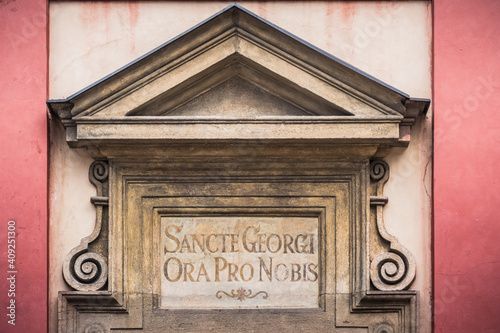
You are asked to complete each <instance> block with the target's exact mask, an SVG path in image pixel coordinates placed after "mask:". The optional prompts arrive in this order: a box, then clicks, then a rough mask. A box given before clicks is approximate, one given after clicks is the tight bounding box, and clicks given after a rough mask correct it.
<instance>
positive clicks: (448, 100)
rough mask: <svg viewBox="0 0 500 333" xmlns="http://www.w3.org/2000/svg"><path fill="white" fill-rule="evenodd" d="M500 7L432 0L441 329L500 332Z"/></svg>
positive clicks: (492, 1)
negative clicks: (433, 0) (499, 308)
mask: <svg viewBox="0 0 500 333" xmlns="http://www.w3.org/2000/svg"><path fill="white" fill-rule="evenodd" d="M499 17H500V2H499V1H498V0H481V1H470V0H436V1H435V2H434V29H435V30H434V110H435V139H434V154H435V155H434V156H435V157H434V163H435V164H434V177H435V178H434V179H435V183H434V251H435V252H434V258H435V259H434V260H435V263H434V265H435V272H434V284H435V303H434V314H435V321H434V325H435V332H436V333H441V332H453V333H460V332H464V333H470V332H481V333H488V332H491V333H493V332H499V331H500V316H499V315H498V313H499V310H498V307H499V304H500V288H499V285H498V283H499V282H500V167H499V163H500V111H499V110H500V98H499V97H500V34H499V33H498V31H500V19H499Z"/></svg>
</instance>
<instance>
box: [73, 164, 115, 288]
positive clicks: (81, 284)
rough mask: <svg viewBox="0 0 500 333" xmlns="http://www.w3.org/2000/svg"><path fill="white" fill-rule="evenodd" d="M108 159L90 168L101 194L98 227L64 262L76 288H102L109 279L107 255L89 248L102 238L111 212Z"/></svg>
mask: <svg viewBox="0 0 500 333" xmlns="http://www.w3.org/2000/svg"><path fill="white" fill-rule="evenodd" d="M108 170H109V168H108V163H107V162H106V161H95V162H94V163H92V164H91V166H90V169H89V180H90V182H91V183H92V184H93V185H94V186H95V187H96V192H97V197H93V198H92V200H91V201H92V202H93V203H94V204H95V206H96V222H95V227H94V231H93V232H92V234H90V235H89V236H88V237H85V238H83V239H82V241H81V243H80V245H79V246H77V247H75V248H74V249H73V250H71V251H70V252H69V253H68V255H67V256H66V259H65V261H64V265H63V276H64V280H65V281H66V282H67V283H68V284H69V285H70V286H71V287H73V288H74V289H76V290H80V291H95V290H99V289H101V288H102V287H104V285H105V284H106V282H107V280H108V265H107V258H105V257H104V256H102V255H101V254H100V253H97V252H93V251H91V250H89V245H90V244H92V243H93V242H94V241H96V239H98V237H99V234H100V232H101V227H102V223H103V218H104V217H105V215H106V214H107V207H106V208H105V207H104V206H106V205H107V203H108V198H107V197H106V196H104V195H107V193H106V192H107V191H106V190H107V188H106V186H107V183H105V182H106V181H107V180H108V175H109V171H108Z"/></svg>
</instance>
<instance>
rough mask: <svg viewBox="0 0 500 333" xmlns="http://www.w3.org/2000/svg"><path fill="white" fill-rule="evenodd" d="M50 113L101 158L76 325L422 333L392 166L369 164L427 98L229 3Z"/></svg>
mask: <svg viewBox="0 0 500 333" xmlns="http://www.w3.org/2000/svg"><path fill="white" fill-rule="evenodd" d="M48 105H49V108H50V110H51V112H52V113H53V114H54V115H56V116H57V119H59V120H60V121H61V123H62V124H63V125H64V126H65V129H66V140H67V142H68V144H69V145H70V146H71V147H79V148H86V149H87V151H88V152H89V154H90V155H91V156H92V157H93V158H95V159H96V160H97V161H96V162H94V163H93V164H92V166H91V168H90V181H91V182H92V183H93V184H94V185H95V186H96V188H97V195H96V197H93V198H92V203H93V204H94V205H96V208H97V218H96V225H95V229H94V231H93V233H92V234H91V235H90V236H88V237H86V238H84V239H83V240H82V242H81V244H80V245H79V246H78V247H76V248H75V249H73V250H72V251H71V252H70V253H69V254H68V257H67V259H66V261H65V263H64V268H63V271H64V277H65V279H66V281H67V282H68V284H69V285H70V286H71V287H73V288H74V289H76V290H77V291H64V292H60V293H59V303H58V304H59V310H58V311H59V332H60V333H76V332H78V333H80V332H84V331H85V330H86V329H87V328H88V330H94V331H99V328H100V327H98V326H92V325H94V324H95V323H97V322H99V323H102V324H103V325H104V326H103V327H105V330H108V331H114V330H117V331H122V330H123V331H134V332H136V331H137V332H140V331H143V330H144V331H147V332H164V331H165V328H166V327H168V329H169V331H172V332H176V331H185V332H187V331H189V332H200V333H201V332H209V331H210V332H256V331H261V330H262V327H266V329H267V330H269V331H281V330H294V331H311V332H349V331H351V330H352V331H354V332H359V331H360V329H365V330H366V332H370V333H372V332H376V333H396V332H398V333H416V332H418V321H417V318H418V292H417V291H412V290H403V289H405V288H408V287H409V286H410V284H411V282H412V280H413V278H414V276H415V263H414V261H413V259H412V257H411V255H410V253H408V251H407V250H406V249H404V248H403V247H402V246H401V245H400V244H399V243H398V242H397V240H396V239H395V238H394V237H392V236H391V235H389V234H388V233H387V232H386V230H385V227H384V225H383V219H382V208H383V205H385V203H387V198H386V197H384V196H383V192H382V190H383V186H384V184H385V182H386V181H387V179H388V177H389V173H388V166H387V164H386V163H385V162H383V161H376V162H374V163H372V164H371V165H370V163H369V161H370V160H371V159H373V158H375V156H376V157H377V158H382V157H384V156H385V154H386V153H388V151H389V149H390V148H392V147H401V146H406V145H407V144H408V140H409V139H410V136H409V134H410V128H411V125H412V124H413V122H414V121H415V119H416V118H417V117H419V116H420V114H422V113H423V112H425V110H426V109H427V107H428V105H429V101H428V100H418V99H412V98H410V97H409V96H408V95H406V94H404V93H402V92H400V91H399V90H396V89H394V88H392V87H390V86H388V85H386V84H384V83H382V82H380V81H378V80H377V79H374V78H373V77H370V76H368V75H366V74H365V73H362V72H360V71H359V70H357V69H356V68H354V67H352V66H350V65H347V64H346V63H344V62H342V61H340V60H339V59H337V58H335V57H333V56H331V55H329V54H327V53H325V52H323V51H321V50H318V49H317V48H315V47H313V46H311V45H310V44H307V43H305V42H304V41H302V40H300V39H298V38H297V37H295V36H293V35H291V34H289V33H287V32H286V31H283V30H282V29H280V28H279V27H276V26H274V25H273V24H271V23H269V22H267V21H265V20H263V19H261V18H259V17H258V16H256V15H255V14H253V13H251V12H249V11H247V10H245V9H244V8H242V7H240V6H239V5H231V6H229V7H228V8H226V9H225V10H223V11H221V12H220V13H218V14H216V15H215V16H213V17H212V18H210V19H208V20H206V21H204V22H203V23H201V24H200V25H197V26H196V27H194V28H193V29H191V30H189V31H188V32H186V33H185V34H182V35H181V36H179V37H178V38H175V39H173V40H171V41H170V42H168V43H166V44H164V45H162V46H160V47H159V48H157V49H155V50H154V51H153V52H151V53H149V54H147V55H145V56H144V57H141V58H139V59H138V60H137V61H135V62H133V63H131V64H130V65H129V66H125V67H124V68H122V69H121V70H119V71H117V72H115V73H113V74H112V75H110V76H108V77H106V78H104V79H103V80H100V81H99V82H97V83H96V84H94V85H92V86H89V87H87V88H85V89H83V90H81V91H80V92H78V93H76V94H75V95H72V96H70V97H69V98H67V99H64V100H51V101H48ZM103 160H108V161H110V166H109V170H110V171H108V164H107V163H106V162H104V161H103ZM108 177H109V179H108ZM108 184H109V185H108ZM108 187H109V189H108ZM110 193H111V196H109V194H110ZM108 196H109V199H108ZM108 201H109V206H108ZM108 210H109V212H108ZM108 224H109V225H108ZM252 244H253V245H252ZM107 267H109V272H108V268H107ZM108 274H109V279H107V276H108ZM106 281H107V282H106ZM100 289H105V290H100ZM375 289H377V290H375ZM214 310H215V311H214ZM234 310H237V315H235V311H234Z"/></svg>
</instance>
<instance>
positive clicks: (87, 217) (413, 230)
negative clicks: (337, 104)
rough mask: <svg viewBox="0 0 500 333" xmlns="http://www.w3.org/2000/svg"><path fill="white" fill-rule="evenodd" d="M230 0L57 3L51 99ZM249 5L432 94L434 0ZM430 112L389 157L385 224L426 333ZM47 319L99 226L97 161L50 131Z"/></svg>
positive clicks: (382, 74) (414, 91) (402, 84)
mask: <svg viewBox="0 0 500 333" xmlns="http://www.w3.org/2000/svg"><path fill="white" fill-rule="evenodd" d="M229 4H230V2H144V3H143V2H138V3H126V2H109V3H83V2H82V3H80V2H54V3H52V4H51V7H50V19H51V25H50V31H51V39H50V50H51V55H50V93H49V94H50V98H64V97H68V96H69V95H71V94H73V93H74V92H76V91H78V90H80V89H82V88H84V87H85V86H87V85H89V84H91V83H93V82H94V81H96V80H98V79H100V78H102V77H103V76H105V75H107V74H109V73H111V72H112V71H114V70H116V69H118V68H120V67H121V66H123V65H125V64H127V63H128V62H130V61H132V60H134V59H136V58H137V57H139V56H141V55H142V54H144V53H146V52H148V51H150V50H151V49H153V48H155V47H156V46H158V45H160V44H162V43H164V42H166V41H168V40H169V39H170V38H172V37H175V36H176V35H178V34H180V33H182V32H184V31H185V30H187V29H189V28H191V27H192V26H194V25H195V24H197V23H199V22H201V21H202V20H204V19H206V18H207V17H209V16H211V15H213V14H214V13H216V12H218V11H219V10H221V9H223V8H224V7H226V6H227V5H229ZM241 4H242V5H243V6H244V7H246V8H247V9H249V10H251V11H253V12H254V13H256V14H257V15H260V16H261V17H263V18H265V19H267V20H269V21H271V22H273V23H274V24H276V25H278V26H280V27H282V28H283V29H285V30H288V31H290V32H291V33H293V34H295V35H297V36H299V37H300V38H303V39H304V40H306V41H308V42H310V43H312V44H313V45H316V46H318V47H319V48H321V49H323V50H325V51H327V52H330V53H332V54H333V55H335V56H337V57H339V58H341V59H343V60H345V61H347V62H348V63H350V64H352V65H354V66H356V67H358V68H360V69H362V70H364V71H366V72H367V73H369V74H371V75H373V76H375V77H377V78H378V79H381V80H382V81H384V82H386V83H388V84H390V85H392V86H394V87H396V88H398V89H400V90H402V91H404V92H406V93H408V94H410V95H411V96H414V97H423V98H430V96H431V69H430V68H431V67H430V66H431V34H432V32H431V11H430V4H429V2H418V1H416V2H384V3H379V2H277V3H262V2H242V3H241ZM430 132H431V120H430V112H429V113H428V115H427V117H426V118H425V119H423V120H422V121H421V122H420V123H419V124H417V126H416V127H415V128H414V130H413V132H412V140H413V142H412V143H411V144H410V147H409V148H407V149H406V150H405V149H397V150H395V151H394V152H393V153H392V154H391V155H390V156H389V157H388V159H387V160H388V161H389V163H390V164H391V167H392V179H391V181H390V182H389V183H388V185H387V186H386V194H387V195H388V196H389V197H390V203H389V205H388V206H387V208H386V224H387V228H388V229H389V231H390V232H391V233H393V234H394V235H395V236H397V237H398V238H399V239H400V241H401V243H402V244H404V245H405V246H406V247H407V248H408V249H409V250H410V251H411V252H412V253H413V254H414V255H415V257H416V261H417V278H416V280H415V282H414V284H413V286H412V288H413V289H417V290H420V291H421V300H422V301H421V316H420V319H421V324H422V332H430V327H431V326H430V317H431V313H430V287H431V270H430V267H431V254H430V247H431V242H430V239H431V238H430V214H431V212H430V200H431V198H430V194H429V192H430V181H431V175H430V168H431V165H430V156H431V133H430ZM50 159H51V165H52V167H51V184H50V207H51V211H52V212H53V213H52V214H51V217H50V240H51V248H50V272H51V276H50V281H51V283H50V323H51V331H54V329H55V325H56V318H57V314H56V297H57V291H58V290H63V289H66V288H67V286H65V284H64V281H63V280H62V276H61V267H62V261H63V259H64V256H65V255H66V254H67V253H68V252H69V251H70V250H71V249H72V248H73V247H74V246H75V245H77V244H79V242H80V239H81V238H82V237H85V236H87V235H88V234H90V232H91V231H92V228H93V223H94V218H95V216H94V215H93V208H92V206H91V204H90V201H89V197H90V196H92V195H94V194H95V191H94V189H93V187H92V185H91V184H90V183H88V181H87V173H88V166H89V165H90V162H91V160H90V158H89V157H88V156H87V155H86V153H85V152H83V151H70V150H69V148H68V147H67V145H66V143H65V142H64V136H63V129H62V128H61V127H60V126H58V125H55V124H52V129H51V156H50Z"/></svg>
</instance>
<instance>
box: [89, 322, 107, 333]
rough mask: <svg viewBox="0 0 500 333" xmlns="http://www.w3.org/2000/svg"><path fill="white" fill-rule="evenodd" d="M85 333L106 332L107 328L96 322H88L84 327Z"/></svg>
mask: <svg viewBox="0 0 500 333" xmlns="http://www.w3.org/2000/svg"><path fill="white" fill-rule="evenodd" d="M84 332H85V333H106V332H108V330H107V329H106V328H105V327H104V325H102V324H100V323H97V324H95V323H94V324H90V325H89V326H87V327H85V329H84Z"/></svg>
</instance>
